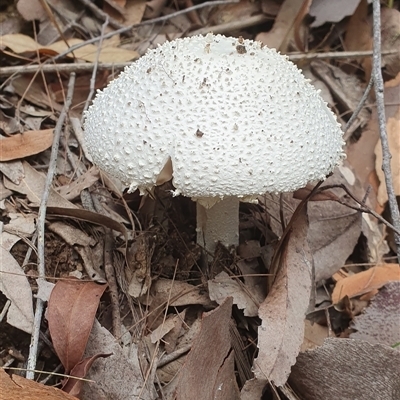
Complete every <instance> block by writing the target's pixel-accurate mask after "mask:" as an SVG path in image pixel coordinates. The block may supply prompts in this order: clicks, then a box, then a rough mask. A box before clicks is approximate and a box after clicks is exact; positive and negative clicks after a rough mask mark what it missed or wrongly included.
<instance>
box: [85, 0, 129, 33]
mask: <svg viewBox="0 0 400 400" xmlns="http://www.w3.org/2000/svg"><path fill="white" fill-rule="evenodd" d="M79 1H80V2H81V3H82V4H83V5H84V6H85V7H87V8H88V9H89V10H90V11H91V12H92V13H93V14H94V15H95V16H96V17H97V18H99V19H101V20H102V21H104V22H105V21H107V23H108V22H109V23H110V25H111V26H112V27H113V28H115V29H123V28H126V26H125V25H123V24H121V23H120V22H118V21H117V20H116V19H114V18H112V17H110V16H109V15H108V14H107V13H105V12H104V11H102V10H100V8H99V7H97V6H96V4H94V2H93V1H91V0H79Z"/></svg>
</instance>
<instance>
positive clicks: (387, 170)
mask: <svg viewBox="0 0 400 400" xmlns="http://www.w3.org/2000/svg"><path fill="white" fill-rule="evenodd" d="M372 5H373V41H374V55H373V58H372V60H373V64H372V75H373V76H374V82H375V85H374V89H375V96H376V108H377V112H378V123H379V134H380V138H381V144H382V159H383V160H382V170H383V172H384V175H385V183H386V191H387V194H388V200H389V209H390V214H391V216H392V224H393V226H394V227H395V231H394V241H395V243H396V248H397V259H398V262H399V263H400V234H399V233H398V232H400V212H399V207H398V205H397V200H396V195H395V193H394V188H393V178H392V170H391V166H390V160H391V158H392V156H391V154H390V149H389V141H388V136H387V131H386V116H385V99H384V84H383V78H382V65H381V62H382V60H381V57H382V54H381V4H380V1H379V0H373V3H372Z"/></svg>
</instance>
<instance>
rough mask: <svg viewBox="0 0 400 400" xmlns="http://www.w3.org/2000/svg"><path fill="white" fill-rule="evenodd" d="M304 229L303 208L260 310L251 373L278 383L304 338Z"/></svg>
mask: <svg viewBox="0 0 400 400" xmlns="http://www.w3.org/2000/svg"><path fill="white" fill-rule="evenodd" d="M307 232H308V218H307V213H306V209H305V208H303V209H302V210H300V213H299V216H298V218H297V219H296V220H295V221H294V223H293V227H292V231H291V232H290V236H289V239H288V242H287V245H286V248H285V249H284V254H283V255H282V256H281V265H280V270H279V272H278V275H277V276H276V279H275V282H274V284H273V286H272V289H271V291H270V293H268V296H267V298H266V299H265V301H264V302H263V303H262V304H261V306H260V309H259V316H260V318H261V326H260V327H259V328H258V348H259V353H258V357H257V359H255V360H254V374H255V376H256V378H257V379H260V380H263V381H265V382H267V381H272V382H274V383H275V385H277V386H281V385H283V384H284V383H285V382H286V380H287V378H288V376H289V373H290V368H291V366H292V365H293V364H294V363H295V361H296V357H297V355H298V353H299V351H300V346H301V343H302V342H303V337H304V319H305V314H306V311H307V309H308V306H309V302H310V295H311V286H312V263H313V258H312V254H311V251H310V248H309V245H308V242H307Z"/></svg>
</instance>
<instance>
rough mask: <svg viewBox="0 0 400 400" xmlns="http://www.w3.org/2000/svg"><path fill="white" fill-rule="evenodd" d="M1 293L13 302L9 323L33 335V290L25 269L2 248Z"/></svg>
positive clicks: (0, 251) (8, 317) (8, 316)
mask: <svg viewBox="0 0 400 400" xmlns="http://www.w3.org/2000/svg"><path fill="white" fill-rule="evenodd" d="M0 260H1V263H0V291H2V292H3V294H4V295H5V296H6V297H7V298H8V299H9V300H11V305H10V308H9V309H8V313H7V322H8V323H9V324H10V325H12V326H15V327H16V328H18V329H21V330H23V331H25V332H27V333H32V325H33V304H32V290H31V286H30V285H29V282H28V279H27V277H26V276H25V273H24V271H23V269H22V268H21V267H20V266H19V264H18V263H17V261H16V260H15V258H14V257H13V256H12V255H11V254H10V253H9V252H8V251H7V250H6V249H5V248H4V247H3V246H0Z"/></svg>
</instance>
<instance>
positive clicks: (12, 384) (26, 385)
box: [0, 368, 78, 400]
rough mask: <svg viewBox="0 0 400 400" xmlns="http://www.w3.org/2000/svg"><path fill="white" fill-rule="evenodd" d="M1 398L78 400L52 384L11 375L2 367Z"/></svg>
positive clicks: (4, 399) (3, 399) (0, 372)
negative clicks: (43, 383)
mask: <svg viewBox="0 0 400 400" xmlns="http://www.w3.org/2000/svg"><path fill="white" fill-rule="evenodd" d="M0 399H1V400H6V399H19V400H43V399H52V400H78V399H77V398H76V397H74V396H71V395H70V394H68V393H65V392H63V391H62V390H60V389H57V388H55V387H52V386H45V385H42V384H41V383H39V382H35V381H32V380H30V379H25V378H23V377H22V376H18V375H12V376H9V375H8V374H7V373H6V372H5V371H4V369H2V368H0Z"/></svg>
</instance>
